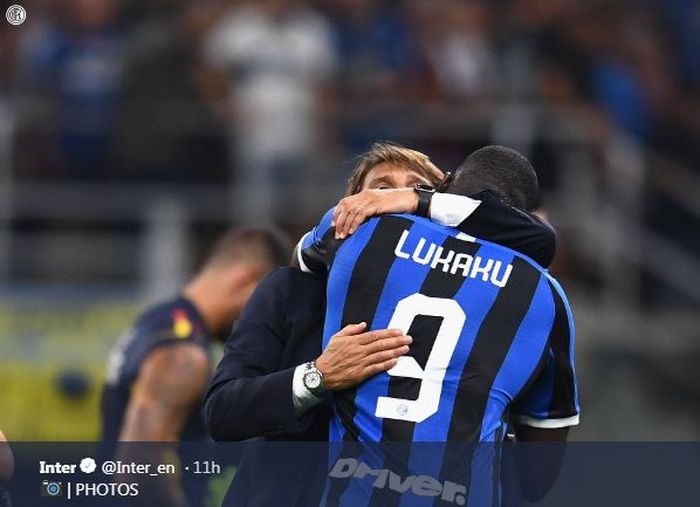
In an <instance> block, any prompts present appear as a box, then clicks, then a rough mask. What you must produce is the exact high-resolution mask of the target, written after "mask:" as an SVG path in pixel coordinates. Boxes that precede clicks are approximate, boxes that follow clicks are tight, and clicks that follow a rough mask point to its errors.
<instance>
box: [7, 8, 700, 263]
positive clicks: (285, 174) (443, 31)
mask: <svg viewBox="0 0 700 507" xmlns="http://www.w3.org/2000/svg"><path fill="white" fill-rule="evenodd" d="M23 5H24V6H25V7H26V9H27V11H28V21H27V22H26V23H25V24H24V25H23V26H22V27H13V26H10V25H9V24H7V23H4V24H2V27H1V28H0V46H1V47H2V52H0V126H1V124H2V123H3V122H5V123H7V122H9V121H12V122H13V125H14V128H13V131H14V134H13V138H12V139H13V141H12V145H13V146H14V150H12V167H13V173H14V175H15V177H16V178H24V179H30V180H36V179H43V180H50V179H53V180H58V179H60V180H61V181H65V180H66V179H75V180H87V181H115V180H117V181H149V182H182V183H192V182H208V183H217V184H218V183H222V184H225V183H231V182H234V183H237V184H241V185H246V188H248V189H251V190H253V194H255V192H254V190H255V189H259V188H270V187H271V186H275V187H280V186H281V185H283V184H284V182H285V181H292V180H293V181H295V182H299V181H302V182H303V181H313V182H324V181H327V182H338V181H342V179H343V178H344V177H345V175H346V174H347V166H344V165H343V163H344V162H345V161H347V160H348V158H349V157H350V156H352V155H353V154H357V153H358V152H360V151H362V150H364V149H365V148H366V147H367V145H368V143H369V142H371V141H373V140H377V139H390V140H394V141H398V142H402V143H406V144H409V145H411V146H413V147H416V148H419V149H423V150H425V151H426V152H427V153H429V154H430V155H431V156H432V157H433V158H434V159H435V160H436V161H437V162H438V163H439V164H441V165H442V166H443V169H452V168H454V166H455V165H456V164H458V163H459V161H460V160H461V159H463V157H464V156H465V155H466V154H467V153H468V152H469V151H470V150H471V149H472V148H475V147H478V146H480V145H483V144H486V143H488V142H492V141H494V139H493V138H492V137H491V133H490V131H489V130H485V129H483V128H480V127H478V126H475V125H474V122H477V123H478V122H479V121H482V122H483V121H488V119H489V118H491V117H492V115H494V114H495V113H496V112H497V111H498V108H499V107H502V106H503V105H504V104H520V105H523V104H524V105H533V106H535V107H540V108H541V107H545V108H547V107H555V108H557V107H561V108H564V110H565V111H566V115H567V116H568V117H569V119H570V120H571V121H573V122H575V123H576V124H577V125H578V126H579V127H580V128H582V129H583V130H584V131H585V136H586V139H587V142H588V143H589V144H590V145H591V146H592V148H593V149H595V148H596V147H600V146H603V145H604V143H605V142H606V140H608V139H610V138H611V137H612V136H613V132H616V133H619V132H624V133H626V134H627V135H628V136H629V137H630V138H632V139H634V140H636V141H637V142H638V143H639V144H640V145H641V146H643V147H645V149H647V150H648V151H649V152H653V153H655V154H658V155H659V156H660V157H662V158H663V159H664V160H666V161H668V162H669V163H671V164H677V165H680V166H684V167H687V168H689V169H691V170H694V171H695V172H696V174H697V173H698V172H700V2H697V1H696V0H586V1H580V0H488V1H487V0H393V1H392V0H168V1H163V0H61V1H53V0H25V1H24V2H23ZM520 127H521V128H523V126H522V125H521V126H520ZM516 128H517V127H516ZM524 128H527V125H525V126H524ZM0 132H2V129H1V128H0ZM564 142H566V139H565V140H564ZM0 146H1V143H0ZM516 147H517V146H516ZM530 148H531V149H530V150H529V152H528V155H529V156H530V157H531V158H532V159H533V161H534V163H535V166H536V167H537V169H538V170H539V172H540V177H541V180H542V184H543V186H544V187H545V188H547V187H550V186H552V185H556V181H557V168H556V162H554V161H553V160H552V158H551V156H550V155H549V152H548V148H547V145H546V143H545V142H542V143H538V142H537V140H535V142H534V143H533V144H531V146H530ZM600 149H601V150H602V148H600ZM601 166H603V164H601ZM600 170H601V171H604V170H605V167H601V168H600ZM659 179H660V180H663V176H662V177H659ZM652 180H653V178H652ZM657 183H658V182H655V181H652V184H651V186H652V190H651V192H650V194H649V196H651V197H652V199H650V200H651V201H653V202H654V203H656V204H652V205H650V209H651V211H650V213H651V218H650V221H651V222H652V223H653V224H654V225H655V226H657V227H658V228H659V229H660V230H661V229H663V228H664V227H665V224H673V223H678V221H679V220H684V219H685V218H686V217H684V216H683V215H682V213H683V211H682V210H677V212H676V211H674V206H675V204H674V202H673V201H672V200H671V202H666V203H665V202H663V200H662V199H661V200H659V199H654V195H655V194H654V191H653V188H654V186H655V185H656V184H657ZM654 206H656V208H658V209H656V208H654ZM659 210H661V211H659ZM678 213H681V215H680V216H679V215H678ZM678 236H679V238H680V239H679V240H680V241H683V242H685V243H686V244H687V246H689V247H691V248H692V249H694V250H695V252H697V253H698V255H700V245H698V240H697V238H696V239H693V238H690V239H688V232H687V230H682V231H680V232H679V233H678Z"/></svg>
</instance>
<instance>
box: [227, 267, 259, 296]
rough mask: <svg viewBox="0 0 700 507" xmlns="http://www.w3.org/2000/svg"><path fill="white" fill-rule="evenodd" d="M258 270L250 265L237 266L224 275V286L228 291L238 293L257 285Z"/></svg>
mask: <svg viewBox="0 0 700 507" xmlns="http://www.w3.org/2000/svg"><path fill="white" fill-rule="evenodd" d="M259 271H260V270H259V269H258V268H257V267H256V266H253V265H252V264H239V265H237V266H236V267H235V268H233V269H230V270H228V273H226V285H227V286H228V289H229V291H231V292H239V291H241V290H245V289H247V288H248V287H250V286H251V285H254V284H255V285H257V283H258V280H259V279H260V273H259Z"/></svg>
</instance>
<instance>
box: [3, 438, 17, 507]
mask: <svg viewBox="0 0 700 507" xmlns="http://www.w3.org/2000/svg"><path fill="white" fill-rule="evenodd" d="M14 471H15V459H14V457H13V456H12V449H10V445H9V444H8V443H7V439H6V438H5V435H4V434H3V432H2V431H0V507H11V505H12V503H11V501H10V494H9V493H8V492H7V490H6V489H5V486H4V484H5V483H7V482H8V481H9V480H10V479H12V474H13V473H14Z"/></svg>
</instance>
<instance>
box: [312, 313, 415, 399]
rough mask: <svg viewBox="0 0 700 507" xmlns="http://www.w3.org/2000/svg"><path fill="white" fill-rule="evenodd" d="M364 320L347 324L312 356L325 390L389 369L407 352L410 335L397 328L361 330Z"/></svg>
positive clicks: (355, 381) (354, 382)
mask: <svg viewBox="0 0 700 507" xmlns="http://www.w3.org/2000/svg"><path fill="white" fill-rule="evenodd" d="M366 328H367V324H366V323H364V322H361V323H359V324H350V325H349V326H345V327H344V328H343V329H341V330H340V331H338V332H337V333H336V334H335V335H333V337H332V338H331V340H330V342H329V343H328V347H326V349H325V350H324V351H323V353H322V354H321V355H320V356H319V358H318V359H317V360H316V367H317V368H318V369H319V370H320V371H321V373H323V379H324V383H325V386H326V389H328V390H332V391H335V390H340V389H347V388H348V387H352V386H354V385H357V384H359V383H360V382H363V381H364V380H366V379H368V378H370V377H372V376H374V375H376V374H377V373H381V372H383V371H387V370H390V369H391V368H393V367H394V366H396V363H397V361H398V358H399V357H401V356H403V355H404V354H406V353H408V350H409V348H408V346H409V345H410V344H411V342H412V341H413V339H412V338H411V337H410V336H406V335H405V334H404V332H403V331H402V330H400V329H382V330H378V331H367V332H364V333H363V332H362V331H364V330H365V329H366Z"/></svg>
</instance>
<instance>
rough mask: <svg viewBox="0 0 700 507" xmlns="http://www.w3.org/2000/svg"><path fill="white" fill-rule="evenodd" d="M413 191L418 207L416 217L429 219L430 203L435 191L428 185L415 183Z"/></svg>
mask: <svg viewBox="0 0 700 507" xmlns="http://www.w3.org/2000/svg"><path fill="white" fill-rule="evenodd" d="M413 190H415V192H416V193H417V194H418V206H417V207H416V215H417V216H419V217H423V218H430V216H429V215H430V201H431V200H432V199H433V194H434V193H435V189H434V188H433V187H431V186H429V185H423V184H421V183H416V185H415V186H414V187H413Z"/></svg>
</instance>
